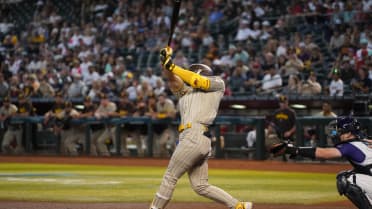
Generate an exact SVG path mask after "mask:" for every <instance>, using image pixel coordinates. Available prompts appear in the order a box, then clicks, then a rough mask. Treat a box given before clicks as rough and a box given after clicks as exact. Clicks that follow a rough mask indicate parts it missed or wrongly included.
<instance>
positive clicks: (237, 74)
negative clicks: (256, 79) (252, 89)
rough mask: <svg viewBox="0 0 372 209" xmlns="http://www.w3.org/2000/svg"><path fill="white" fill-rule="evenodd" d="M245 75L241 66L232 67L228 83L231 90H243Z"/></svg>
mask: <svg viewBox="0 0 372 209" xmlns="http://www.w3.org/2000/svg"><path fill="white" fill-rule="evenodd" d="M246 80H247V77H246V74H245V73H244V71H243V67H242V66H236V67H235V68H233V72H232V75H231V77H230V81H229V85H230V88H231V90H232V91H233V92H240V93H242V92H244V83H245V82H246Z"/></svg>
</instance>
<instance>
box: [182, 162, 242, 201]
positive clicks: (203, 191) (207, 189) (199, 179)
mask: <svg viewBox="0 0 372 209" xmlns="http://www.w3.org/2000/svg"><path fill="white" fill-rule="evenodd" d="M207 162H208V160H207V159H205V160H203V161H202V163H200V165H197V166H194V167H193V168H192V169H190V171H189V172H188V174H189V180H190V183H191V187H192V189H193V190H194V191H195V192H196V193H197V194H199V195H201V196H204V197H206V198H209V199H211V200H213V201H216V202H219V203H222V204H224V205H226V206H227V207H228V208H235V205H237V204H238V203H239V200H237V199H235V198H234V197H232V196H231V195H230V194H228V193H227V192H225V191H224V190H222V189H221V188H218V187H216V186H213V185H210V184H209V183H208V163H207Z"/></svg>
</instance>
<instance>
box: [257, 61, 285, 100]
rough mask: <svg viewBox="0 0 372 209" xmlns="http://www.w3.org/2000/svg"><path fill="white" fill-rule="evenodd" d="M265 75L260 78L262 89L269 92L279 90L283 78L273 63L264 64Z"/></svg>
mask: <svg viewBox="0 0 372 209" xmlns="http://www.w3.org/2000/svg"><path fill="white" fill-rule="evenodd" d="M264 71H265V75H264V77H263V79H262V87H261V89H262V91H263V92H264V93H271V92H273V91H274V92H275V91H280V90H281V87H282V86H283V80H282V77H281V76H280V74H279V73H278V71H277V69H276V68H275V66H274V65H266V66H264Z"/></svg>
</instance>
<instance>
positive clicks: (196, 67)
mask: <svg viewBox="0 0 372 209" xmlns="http://www.w3.org/2000/svg"><path fill="white" fill-rule="evenodd" d="M189 70H190V71H192V72H194V73H197V74H200V75H204V76H211V75H213V71H212V69H211V68H210V67H209V66H207V65H205V64H192V65H190V67H189Z"/></svg>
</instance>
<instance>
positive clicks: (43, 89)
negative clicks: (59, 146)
mask: <svg viewBox="0 0 372 209" xmlns="http://www.w3.org/2000/svg"><path fill="white" fill-rule="evenodd" d="M54 94H55V90H54V88H53V87H52V86H51V85H50V84H49V82H48V78H47V77H46V76H42V78H41V80H40V87H39V93H38V95H40V97H42V98H53V97H54Z"/></svg>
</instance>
